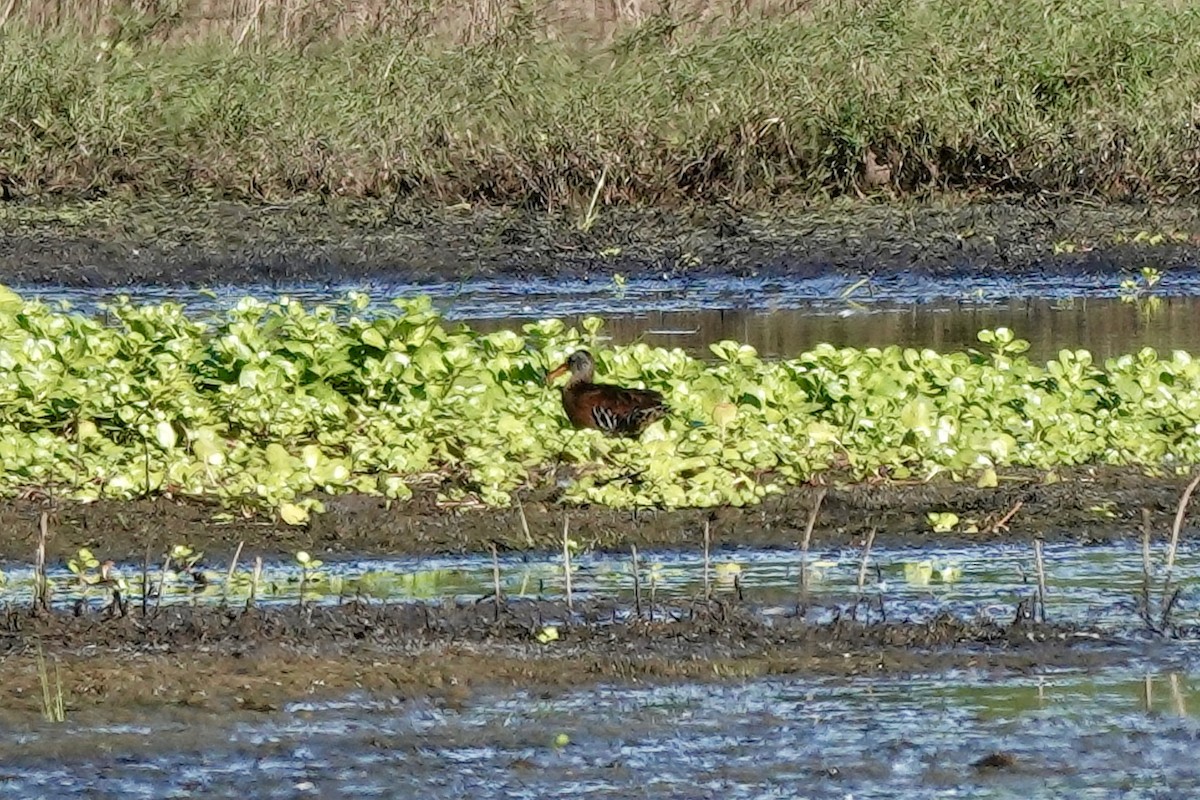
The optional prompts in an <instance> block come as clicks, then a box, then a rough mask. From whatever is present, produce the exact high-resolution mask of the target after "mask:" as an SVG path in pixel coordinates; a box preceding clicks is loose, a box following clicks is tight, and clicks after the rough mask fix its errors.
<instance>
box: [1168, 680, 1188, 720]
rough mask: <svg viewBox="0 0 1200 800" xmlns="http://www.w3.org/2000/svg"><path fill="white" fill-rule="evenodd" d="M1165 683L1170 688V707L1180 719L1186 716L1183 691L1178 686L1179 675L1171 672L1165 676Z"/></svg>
mask: <svg viewBox="0 0 1200 800" xmlns="http://www.w3.org/2000/svg"><path fill="white" fill-rule="evenodd" d="M1167 682H1168V684H1169V685H1170V687H1171V706H1172V707H1173V708H1174V710H1175V714H1176V715H1177V716H1180V717H1186V716H1187V703H1185V702H1184V700H1183V689H1182V688H1181V687H1180V685H1179V673H1178V672H1172V673H1171V674H1170V675H1168V676H1167Z"/></svg>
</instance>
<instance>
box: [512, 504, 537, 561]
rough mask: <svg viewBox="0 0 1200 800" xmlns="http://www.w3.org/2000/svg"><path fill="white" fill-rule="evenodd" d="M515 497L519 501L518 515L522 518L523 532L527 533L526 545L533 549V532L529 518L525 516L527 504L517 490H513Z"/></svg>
mask: <svg viewBox="0 0 1200 800" xmlns="http://www.w3.org/2000/svg"><path fill="white" fill-rule="evenodd" d="M513 498H514V499H515V500H516V501H517V515H518V516H519V517H520V518H521V532H522V533H524V534H525V546H526V547H528V548H529V549H530V550H532V549H533V534H531V533H530V532H529V520H528V519H526V517H525V504H524V503H522V502H521V498H520V497H519V496H518V495H517V493H516V492H513Z"/></svg>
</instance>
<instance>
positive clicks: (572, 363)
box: [546, 350, 595, 383]
mask: <svg viewBox="0 0 1200 800" xmlns="http://www.w3.org/2000/svg"><path fill="white" fill-rule="evenodd" d="M594 366H595V365H594V364H593V363H592V354H591V353H589V352H588V351H587V350H576V351H575V352H574V353H571V355H570V356H568V357H567V360H566V361H564V362H563V363H562V365H561V366H560V367H558V368H557V369H555V370H552V371H551V372H550V374H549V375H547V376H546V383H550V382H552V381H553V380H554V379H555V378H557V377H558V376H559V375H562V374H563V373H564V372H570V373H571V382H572V383H573V382H577V381H581V380H583V381H590V380H591V379H592V370H593V369H594Z"/></svg>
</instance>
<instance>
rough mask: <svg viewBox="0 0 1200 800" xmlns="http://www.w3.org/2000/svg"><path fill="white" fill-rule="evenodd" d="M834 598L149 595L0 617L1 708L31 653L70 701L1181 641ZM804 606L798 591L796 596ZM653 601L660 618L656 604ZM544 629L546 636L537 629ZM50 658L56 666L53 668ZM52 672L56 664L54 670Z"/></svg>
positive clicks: (464, 695)
mask: <svg viewBox="0 0 1200 800" xmlns="http://www.w3.org/2000/svg"><path fill="white" fill-rule="evenodd" d="M850 609H851V606H849V605H847V604H844V603H843V604H839V605H838V610H837V611H836V613H835V615H834V618H833V621H832V622H828V623H824V624H814V623H811V622H809V621H808V619H807V617H806V615H802V616H797V615H796V614H795V613H789V614H782V615H772V616H769V617H768V616H764V615H763V614H761V613H760V612H761V609H759V608H756V607H755V606H754V605H753V604H752V603H750V602H730V601H725V600H716V599H714V600H711V601H708V602H703V601H699V600H698V601H694V602H690V603H680V602H675V603H664V604H659V605H658V606H657V607H654V608H643V609H642V616H640V617H638V616H636V615H635V614H634V613H632V611H633V610H632V609H631V608H629V607H628V606H623V605H620V604H617V603H615V602H610V601H603V600H594V601H586V602H579V603H575V604H574V608H573V609H572V610H568V609H567V608H566V606H565V604H564V603H563V602H561V601H506V602H503V603H501V604H499V605H496V604H494V602H492V601H491V600H484V601H481V602H478V603H474V604H459V605H433V604H428V605H426V604H407V605H405V604H398V605H365V604H359V603H353V602H351V603H347V604H344V605H342V606H337V607H312V606H307V607H298V606H290V607H271V608H262V607H255V608H250V609H247V608H244V607H236V608H234V607H230V608H188V607H179V606H173V607H169V608H158V609H156V608H155V607H154V606H153V604H151V605H150V607H149V609H148V611H147V612H146V614H145V615H144V616H143V613H142V611H141V610H140V609H138V608H136V607H130V608H128V609H127V613H126V615H125V616H120V615H119V614H116V613H109V612H95V613H90V614H85V615H81V616H75V615H72V614H70V613H45V612H41V613H39V614H32V613H31V612H30V611H29V610H28V609H23V608H22V609H18V608H9V609H8V610H7V611H6V612H5V613H4V615H3V617H0V662H2V663H3V664H4V669H5V682H4V689H3V691H2V692H0V710H3V711H6V712H12V713H26V712H28V713H31V714H32V713H38V712H39V711H40V709H41V703H42V697H43V695H42V688H41V682H42V680H43V677H44V676H43V674H42V673H40V672H39V667H38V661H37V653H38V652H41V653H43V655H44V657H45V658H46V659H47V662H46V663H48V664H52V665H53V666H52V667H51V668H50V669H48V670H47V672H50V671H51V670H57V674H58V678H57V680H59V681H61V686H62V692H63V695H64V697H65V698H66V701H67V706H68V711H69V712H74V711H81V710H86V709H88V708H98V707H118V706H120V707H126V708H142V707H174V706H178V707H186V708H192V709H200V710H205V711H211V712H217V713H226V712H231V711H239V710H241V711H259V712H270V711H275V710H278V709H280V708H281V707H282V705H283V704H285V703H287V702H290V701H294V700H298V699H304V698H328V697H339V696H344V695H346V694H347V693H348V692H365V693H367V694H368V695H381V696H388V697H395V696H401V697H423V698H435V699H438V700H439V701H442V702H446V703H450V704H454V703H461V702H466V701H468V700H469V699H470V697H471V695H472V694H473V693H474V692H475V691H476V690H483V689H489V690H491V689H502V690H522V691H532V692H535V693H541V694H542V695H543V696H545V697H552V696H554V695H555V693H557V692H560V691H565V690H569V689H573V688H580V687H589V686H594V685H597V684H606V683H614V682H615V683H635V684H637V683H647V682H649V683H671V682H679V681H713V680H717V681H722V680H730V679H736V680H749V679H755V678H763V677H770V676H792V677H796V678H803V677H806V676H807V677H813V678H816V677H822V676H825V677H828V676H841V677H851V676H867V677H870V676H886V675H908V674H916V673H930V672H942V671H946V670H953V669H973V670H984V671H995V672H996V673H997V674H1025V673H1028V672H1030V671H1037V670H1045V669H1085V670H1090V669H1093V668H1099V667H1102V666H1105V665H1113V664H1121V663H1125V662H1128V661H1130V660H1131V659H1134V658H1136V659H1138V660H1139V661H1145V660H1146V659H1148V658H1157V659H1158V660H1159V661H1161V662H1162V663H1170V662H1171V660H1172V658H1174V657H1175V656H1176V655H1178V654H1177V653H1176V651H1173V650H1171V649H1170V648H1169V647H1165V646H1163V645H1162V644H1161V642H1156V641H1155V640H1152V639H1150V638H1147V637H1141V636H1136V635H1133V636H1131V635H1121V636H1118V635H1116V634H1111V633H1105V632H1103V631H1100V630H1096V629H1091V628H1086V627H1082V626H1074V625H1054V624H1042V623H1035V622H1033V621H1031V620H1030V619H1029V618H1028V616H1027V614H1026V613H1025V612H1026V611H1027V609H1021V608H1018V609H1014V614H1015V615H1014V618H1013V620H1012V621H1011V623H996V622H992V621H972V620H963V619H955V618H953V617H950V616H949V615H943V616H941V617H938V618H935V619H931V620H928V621H924V622H909V621H904V620H898V621H892V622H889V621H886V620H885V619H881V618H880V617H879V616H878V614H871V613H870V612H869V610H868V609H867V608H866V605H864V606H863V608H862V609H861V616H859V614H860V612H859V611H853V612H852V611H851V610H850ZM809 610H811V607H806V608H805V612H807V611H809ZM651 615H653V616H651ZM547 627H553V628H554V630H555V631H556V633H557V638H556V639H554V640H553V641H548V642H543V641H539V640H538V634H539V633H540V632H543V631H545V630H546V629H547ZM51 674H53V673H51ZM52 680H53V678H52Z"/></svg>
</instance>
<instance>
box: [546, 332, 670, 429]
mask: <svg viewBox="0 0 1200 800" xmlns="http://www.w3.org/2000/svg"><path fill="white" fill-rule="evenodd" d="M595 371H596V362H595V361H594V360H592V354H591V353H589V352H588V351H587V350H576V351H575V352H574V353H572V354H571V355H570V357H568V358H567V360H566V361H565V362H563V364H562V365H561V366H559V367H557V368H556V369H554V370H552V371H551V372H550V373H549V374H548V375H546V383H547V384H550V383H553V382H554V380H555V379H556V378H557V377H559V376H560V375H562V374H563V373H566V372H569V373H570V377H569V378H568V379H567V383H566V385H565V386H563V387H562V402H563V410H564V411H566V412H567V418H568V419H569V420H571V424H572V425H573V426H574V427H576V428H594V429H596V430H599V431H603V432H604V433H606V434H608V435H609V436H625V437H631V438H632V437H637V436H640V435H641V433H642V431H643V430H645V429H646V427H647V426H648V425H650V424H651V423H653V422H655V421H656V420H659V419H662V418H663V417H664V416H666V415H667V414H669V413H670V412H671V408H670V406H668V405H667V404H666V402H664V400H663V396H662V395H661V394H659V393H658V392H656V391H654V390H652V389H627V388H625V387H624V386H614V385H613V384H609V383H593V382H592V378H593V377H594V375H595Z"/></svg>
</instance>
